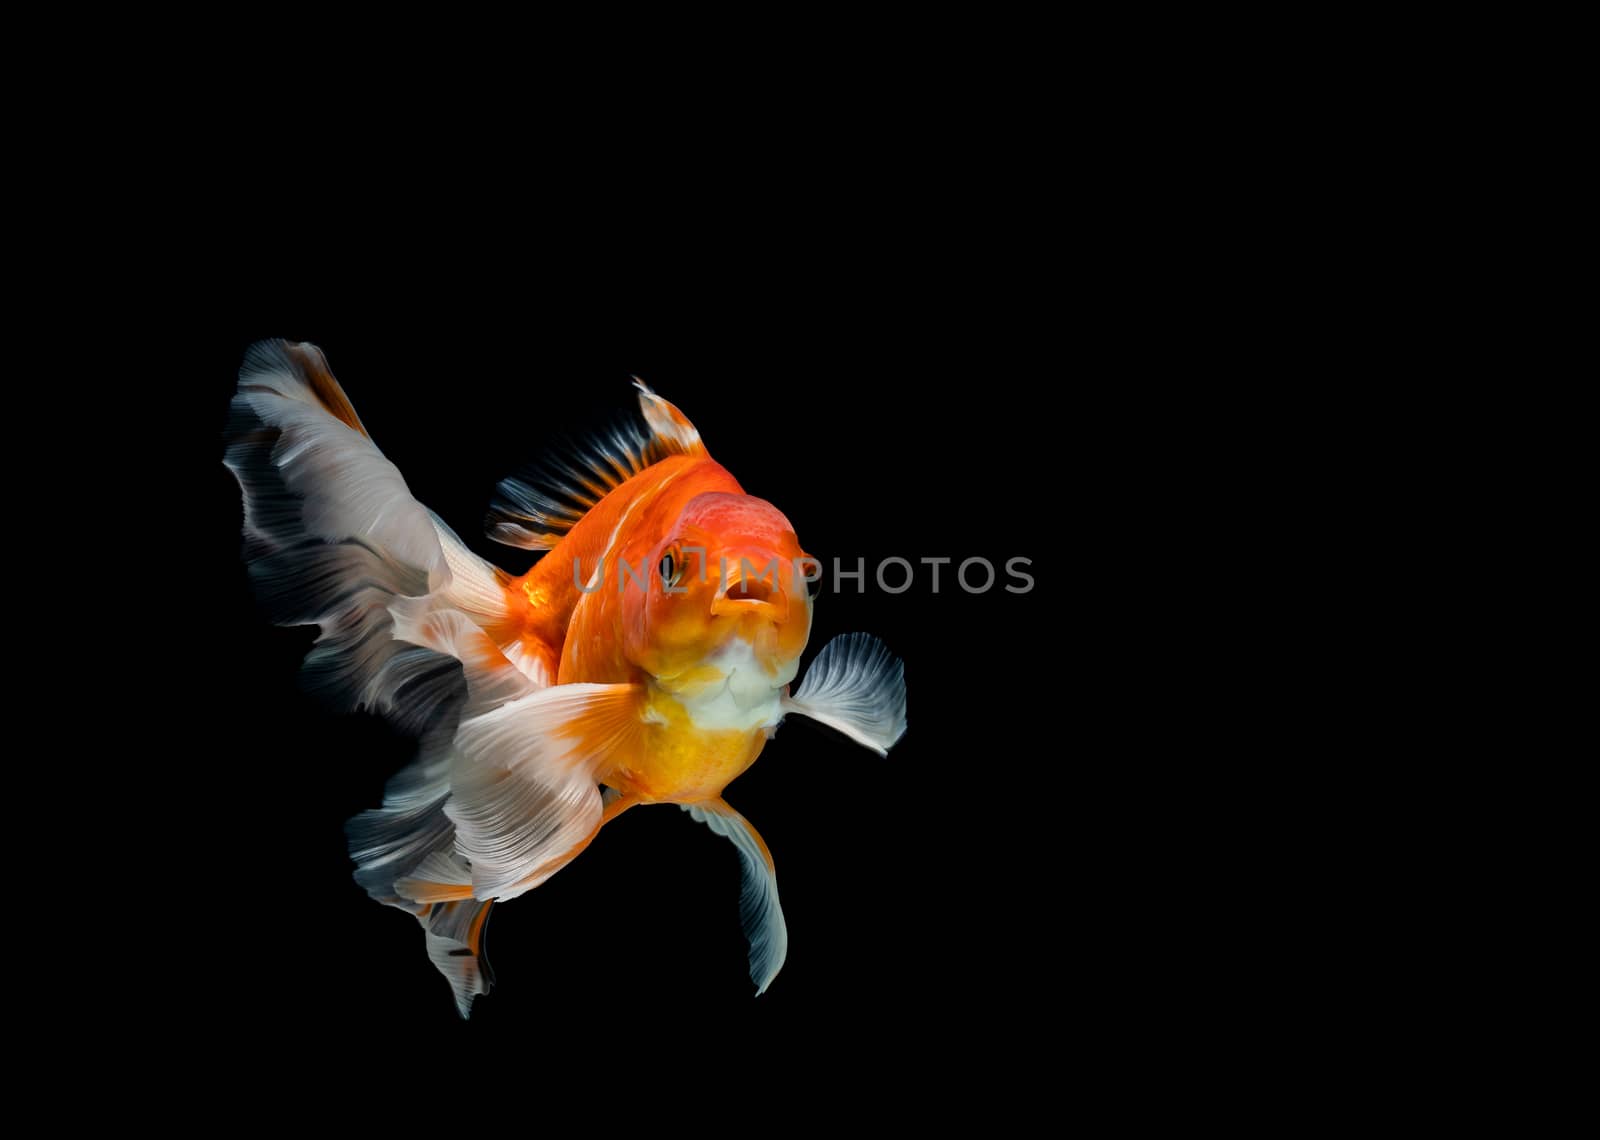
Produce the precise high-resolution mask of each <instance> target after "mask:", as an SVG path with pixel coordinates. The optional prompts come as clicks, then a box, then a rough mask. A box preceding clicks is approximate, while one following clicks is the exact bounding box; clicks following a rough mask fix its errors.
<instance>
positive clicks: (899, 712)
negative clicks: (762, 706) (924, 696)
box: [782, 633, 906, 756]
mask: <svg viewBox="0 0 1600 1140" xmlns="http://www.w3.org/2000/svg"><path fill="white" fill-rule="evenodd" d="M782 704H783V707H784V709H785V710H787V711H788V712H792V713H799V714H800V715H801V716H805V717H810V718H811V719H812V720H815V721H820V722H821V723H822V724H826V725H828V726H829V727H831V728H836V729H838V730H839V731H840V732H842V733H844V734H845V735H846V736H848V737H849V738H850V739H851V740H854V741H855V742H856V743H857V744H863V745H865V746H866V747H868V748H870V749H872V750H873V751H874V752H876V753H877V754H878V755H880V756H887V755H888V754H889V749H890V748H891V747H893V745H894V743H895V741H897V740H899V739H900V737H902V736H903V735H905V731H906V675H905V665H904V664H903V663H902V662H901V661H900V659H899V658H898V657H896V656H895V655H894V654H893V653H890V652H889V649H888V647H887V646H885V645H884V644H883V642H881V641H879V640H878V639H877V638H876V637H873V636H872V635H871V634H869V633H845V634H840V635H839V636H838V637H836V638H834V639H833V640H832V641H830V642H828V644H826V645H824V646H823V647H822V652H821V653H819V654H817V658H816V660H815V661H813V662H812V663H811V668H810V669H808V670H807V671H806V675H805V677H804V678H803V679H802V680H801V682H800V688H799V689H797V690H796V691H795V693H794V695H793V696H789V697H784V698H783V701H782Z"/></svg>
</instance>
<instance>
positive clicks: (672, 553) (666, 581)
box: [656, 547, 683, 586]
mask: <svg viewBox="0 0 1600 1140" xmlns="http://www.w3.org/2000/svg"><path fill="white" fill-rule="evenodd" d="M656 571H657V572H658V573H659V574H660V575H661V584H662V585H663V586H676V585H677V584H678V583H679V581H681V580H682V578H683V558H682V556H681V555H679V554H678V551H677V548H676V547H673V548H669V549H668V550H667V552H666V553H665V554H663V555H662V556H661V562H660V564H659V565H658V566H657V567H656Z"/></svg>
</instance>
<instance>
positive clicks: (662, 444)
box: [486, 376, 706, 550]
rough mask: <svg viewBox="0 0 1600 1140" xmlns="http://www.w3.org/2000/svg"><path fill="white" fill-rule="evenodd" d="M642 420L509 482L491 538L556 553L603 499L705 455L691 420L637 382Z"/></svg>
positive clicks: (622, 424) (503, 485)
mask: <svg viewBox="0 0 1600 1140" xmlns="http://www.w3.org/2000/svg"><path fill="white" fill-rule="evenodd" d="M633 383H634V386H635V387H636V388H638V390H639V412H638V414H637V415H631V416H628V417H627V418H626V419H623V420H621V421H619V422H618V423H616V424H613V425H612V426H611V427H609V428H607V429H605V430H603V431H600V432H598V433H596V434H595V435H594V436H593V437H591V438H590V439H588V440H585V441H583V442H581V443H576V444H572V445H569V446H568V448H567V449H566V450H565V452H564V453H562V452H556V453H552V454H550V455H548V456H546V457H545V458H544V459H542V460H539V461H537V462H535V463H533V464H531V465H530V466H528V467H526V468H524V469H523V470H522V471H519V472H518V473H517V474H515V475H513V476H511V477H510V478H508V479H502V480H501V481H500V484H499V485H498V486H497V487H496V488H495V497H494V502H493V503H491V504H490V506H489V517H488V520H487V523H486V525H487V528H488V532H489V537H490V538H492V539H494V540H495V541H496V542H503V543H505V544H506V545H507V546H518V547H521V548H522V549H524V550H549V549H551V548H552V547H553V546H555V544H556V543H558V542H560V541H561V539H562V538H563V537H564V536H565V535H566V533H567V532H568V531H569V530H571V529H572V528H573V527H574V526H576V525H577V523H578V520H579V519H581V518H583V516H584V515H586V514H588V513H589V512H590V511H591V510H593V509H594V506H595V504H597V503H598V502H599V501H600V500H601V499H603V498H605V497H606V496H607V495H609V494H610V493H611V492H612V491H614V490H616V489H617V488H618V487H620V486H621V485H622V484H623V483H625V482H627V481H628V480H629V479H631V478H633V477H634V476H635V475H637V474H639V472H641V471H643V470H644V469H645V468H647V467H649V466H651V465H652V464H655V463H659V462H660V461H661V460H663V459H665V458H667V456H669V455H701V456H703V455H705V454H706V445H705V444H704V443H702V442H701V441H700V433H699V432H698V431H696V430H695V426H694V425H693V424H692V423H690V422H689V418H688V417H687V416H685V415H684V414H683V413H682V412H680V411H679V410H678V409H677V408H676V407H674V406H673V405H672V404H670V403H669V402H667V401H666V400H663V399H662V398H661V397H660V396H658V395H656V394H655V393H654V392H652V391H651V390H650V389H649V388H648V387H646V386H645V384H644V382H643V381H642V380H640V379H639V378H638V377H637V376H635V377H634V378H633Z"/></svg>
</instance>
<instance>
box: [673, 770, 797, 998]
mask: <svg viewBox="0 0 1600 1140" xmlns="http://www.w3.org/2000/svg"><path fill="white" fill-rule="evenodd" d="M682 806H683V810H684V811H686V812H688V813H689V814H690V815H692V816H693V817H694V818H695V819H697V820H699V821H700V822H701V823H703V824H705V825H706V826H707V827H709V828H710V829H711V830H712V831H714V832H716V833H717V834H718V835H721V836H724V837H726V838H727V839H730V840H732V841H733V845H734V846H735V847H736V848H738V849H739V864H740V869H741V871H742V872H743V879H742V885H741V887H740V890H739V919H740V921H741V922H742V923H743V924H744V936H745V938H746V939H747V940H748V941H749V943H750V980H751V981H753V982H754V983H755V984H756V996H757V997H759V996H761V995H762V994H764V993H766V992H767V987H768V986H770V985H771V984H772V979H773V978H775V977H777V976H778V971H779V970H781V969H783V961H784V959H785V958H786V957H787V956H788V954H789V928H788V927H787V926H786V925H785V924H784V921H783V907H782V905H781V904H780V903H779V902H778V874H777V871H776V869H775V868H774V867H773V864H772V852H770V851H768V850H767V845H766V843H765V842H763V841H762V839H761V836H760V835H759V834H758V833H757V831H756V829H755V828H753V827H751V826H750V821H749V820H747V819H745V817H744V816H742V815H740V814H739V813H738V812H736V811H734V810H733V809H732V808H731V807H729V806H728V805H727V804H726V803H725V802H723V801H722V800H720V799H718V800H707V801H705V802H704V803H698V804H684V805H682Z"/></svg>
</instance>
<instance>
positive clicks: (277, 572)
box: [224, 341, 550, 1015]
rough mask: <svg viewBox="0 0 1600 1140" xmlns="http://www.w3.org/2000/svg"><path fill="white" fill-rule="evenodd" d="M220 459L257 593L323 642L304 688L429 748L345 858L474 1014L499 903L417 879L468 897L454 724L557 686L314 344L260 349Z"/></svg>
mask: <svg viewBox="0 0 1600 1140" xmlns="http://www.w3.org/2000/svg"><path fill="white" fill-rule="evenodd" d="M224 462H225V463H226V464H227V466H228V467H229V468H230V469H232V471H233V472H234V474H235V476H236V477H237V478H238V480H239V485H240V488H241V489H242V491H243V494H244V535H245V547H244V554H245V559H246V561H247V562H248V564H249V570H250V577H251V580H252V582H253V584H254V586H255V590H256V594H257V596H258V597H259V598H260V600H261V602H262V604H263V606H264V607H265V609H266V610H267V612H268V614H269V616H270V617H271V618H272V619H273V620H274V621H276V622H278V623H279V624H282V625H308V624H314V625H317V626H319V627H320V629H321V634H320V636H319V637H318V639H317V642H316V645H315V646H314V647H313V649H312V651H311V653H310V654H309V656H308V657H307V658H306V663H305V678H306V682H307V685H308V687H309V688H311V689H313V690H315V691H317V692H319V693H321V694H323V695H324V696H326V697H328V698H330V699H332V700H333V702H334V703H335V704H336V705H337V706H340V707H344V708H365V709H371V710H373V711H375V712H379V713H382V714H384V715H385V716H387V717H389V718H390V719H392V720H393V721H394V722H395V723H396V724H397V725H399V726H400V727H401V728H403V729H405V730H406V731H409V732H411V733H413V734H415V735H417V736H418V737H420V738H421V747H420V749H419V754H418V756H417V759H416V760H415V761H414V762H413V763H412V764H411V765H410V766H409V767H407V768H406V769H405V770H404V771H402V772H401V773H400V774H399V775H397V776H396V777H395V778H394V779H393V780H391V781H390V783H389V786H388V788H387V790H386V795H385V797H384V803H383V806H382V807H381V808H378V809H375V810H372V811H368V812H363V813H362V814H361V815H359V816H357V817H356V818H355V819H353V820H351V821H350V824H349V828H348V830H349V835H350V847H351V855H352V857H353V858H354V859H355V861H356V864H357V869H356V880H357V881H358V882H359V883H360V884H361V885H362V886H363V887H364V888H365V889H366V890H367V891H368V893H370V894H371V895H372V896H373V897H374V898H376V899H378V900H379V901H380V902H384V903H387V904H389V905H392V906H397V907H401V908H403V909H405V910H407V911H408V912H410V913H412V914H414V915H416V916H417V917H418V919H419V920H420V921H421V922H422V924H423V927H424V930H425V932H426V941H427V948H428V954H429V957H430V958H431V959H432V960H433V962H434V964H435V965H436V966H438V968H439V970H440V972H441V973H443V974H444V975H445V977H446V978H447V979H448V980H449V982H450V985H451V988H452V989H453V990H454V991H455V994H456V1001H457V1006H458V1008H459V1009H461V1011H462V1013H463V1015H465V1013H466V1012H467V1010H468V1009H469V1008H470V1005H471V1001H472V998H473V996H475V995H476V994H478V993H483V992H485V991H486V990H487V989H488V986H489V974H488V968H487V965H486V964H485V963H484V962H483V960H482V957H481V953H480V951H481V940H482V936H483V926H484V922H485V921H486V919H487V915H488V909H489V903H488V901H487V900H477V899H473V898H472V897H471V889H470V887H468V888H465V889H464V891H463V890H459V889H458V890H457V891H456V894H457V896H458V897H449V898H432V897H430V898H426V899H419V898H418V897H416V893H417V892H421V891H422V888H421V887H420V886H418V885H417V884H418V883H420V882H422V881H423V878H420V877H419V874H420V872H421V870H422V869H424V868H432V871H431V872H430V873H433V874H436V875H441V876H442V875H443V874H444V872H443V870H442V869H441V861H442V862H444V863H448V862H450V861H451V860H455V866H454V870H453V871H451V872H450V873H451V874H454V875H455V876H456V877H457V878H460V877H461V876H462V875H463V874H467V879H466V881H468V882H470V874H469V873H468V872H466V871H465V865H464V863H461V862H460V861H459V859H458V858H457V857H456V856H454V845H455V825H454V824H453V823H452V822H451V820H450V818H449V817H448V816H447V815H446V814H445V810H444V809H445V804H446V802H447V800H448V799H449V797H450V791H451V773H452V767H453V765H454V764H455V763H456V760H457V758H458V752H457V749H456V746H455V737H456V733H457V729H458V727H459V725H460V723H461V721H462V720H463V719H465V718H468V717H473V716H478V715H482V714H483V713H486V712H488V711H490V710H492V709H494V708H497V707H499V706H500V705H502V704H504V703H505V702H507V701H509V700H512V699H514V698H517V697H520V696H523V695H526V694H527V693H530V692H533V691H535V690H537V689H539V688H542V687H544V686H545V685H547V684H549V682H550V678H548V677H545V676H543V675H541V672H540V666H539V665H538V663H537V661H536V660H534V659H529V658H523V659H520V660H519V661H518V662H517V663H513V662H512V661H511V660H508V659H507V657H506V656H505V654H504V653H503V652H502V646H501V644H500V641H501V639H502V638H503V637H504V636H505V635H504V634H503V633H502V632H501V627H502V626H504V625H505V624H507V621H508V614H509V607H508V604H507V599H506V595H505V591H504V588H503V587H504V583H505V581H506V576H505V575H504V574H503V573H502V572H500V571H499V570H497V569H496V568H495V567H493V566H492V565H490V564H489V563H487V562H485V561H484V560H482V559H480V558H478V557H477V556H476V555H474V554H473V553H472V552H471V551H469V550H468V549H467V548H466V547H465V546H464V545H463V544H462V543H461V541H460V539H458V538H457V537H456V536H455V534H454V533H452V532H451V531H450V529H449V528H448V527H447V526H445V525H444V523H443V522H441V521H440V520H439V519H437V518H436V517H435V516H434V515H432V514H431V513H430V512H429V511H428V510H427V508H426V507H424V506H423V505H422V504H421V503H419V502H417V501H416V499H414V498H412V496H411V492H410V490H409V489H408V488H407V486H406V483H405V480H404V479H403V478H402V477H401V475H400V472H399V471H398V470H397V469H396V468H395V466H394V465H393V464H392V463H390V462H389V460H388V459H386V458H385V457H384V455H383V453H382V452H381V451H379V450H378V448H377V446H376V445H375V444H374V443H373V442H372V439H371V438H370V437H369V436H368V435H367V432H366V429H365V428H364V427H363V426H362V424H361V420H360V417H359V416H357V415H356V412H355V408H354V407H353V406H352V405H351V403H350V400H349V398H348V397H347V396H346V395H345V394H344V391H343V389H342V388H340V386H339V383H338V381H337V380H335V379H334V377H333V374H332V372H330V371H329V369H328V364H327V361H326V360H325V359H324V357H323V355H322V353H321V351H320V350H318V349H317V348H316V347H315V346H314V345H309V344H289V343H287V342H284V341H263V342H262V343H260V344H257V345H255V346H253V347H252V348H251V349H250V350H249V351H248V352H247V353H246V355H245V359H244V364H243V366H242V367H241V368H240V371H239V387H238V391H237V393H236V395H235V396H234V399H233V404H232V408H231V415H230V420H229V424H228V429H227V452H226V456H225V459H224ZM430 861H431V862H430ZM444 885H445V886H448V884H444ZM407 886H410V887H411V890H412V893H411V894H408V893H406V889H405V888H406V887H407ZM423 893H425V892H423Z"/></svg>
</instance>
